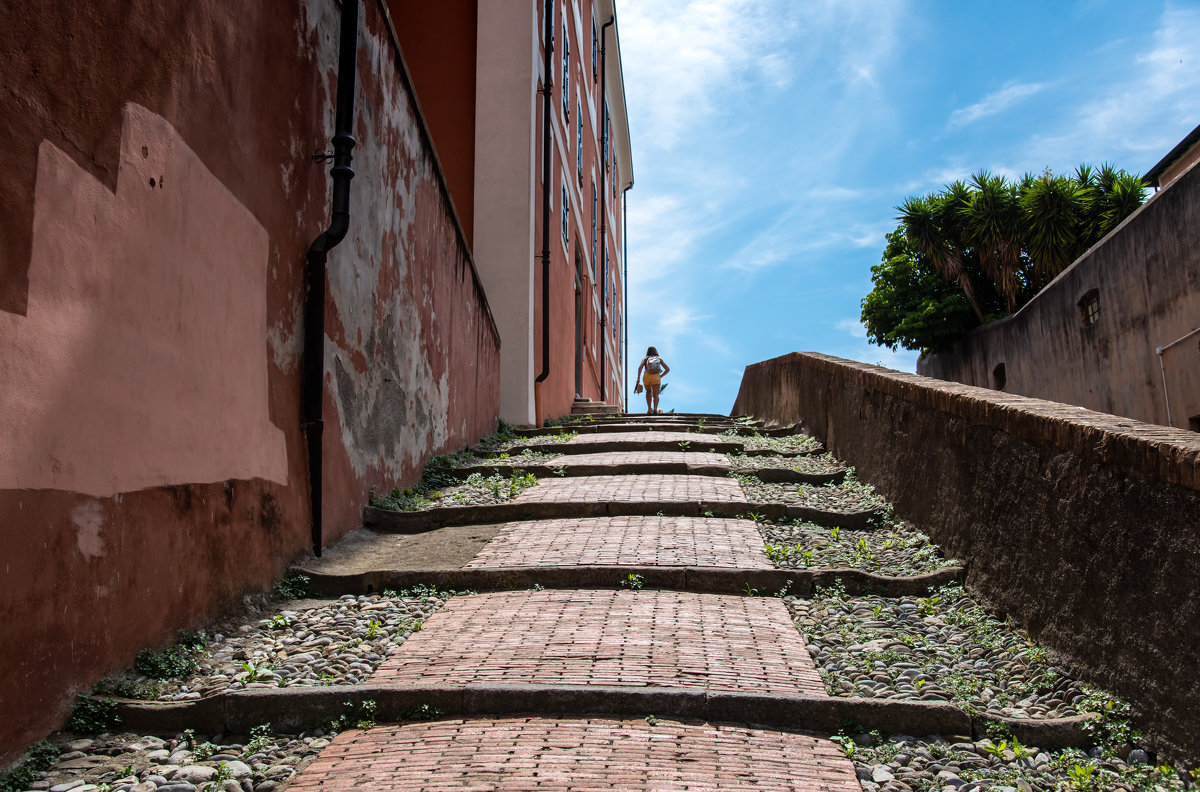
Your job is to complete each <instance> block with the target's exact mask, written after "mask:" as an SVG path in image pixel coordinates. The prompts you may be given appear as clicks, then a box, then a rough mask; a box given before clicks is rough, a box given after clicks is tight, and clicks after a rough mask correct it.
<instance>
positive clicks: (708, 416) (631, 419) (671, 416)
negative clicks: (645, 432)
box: [548, 412, 762, 429]
mask: <svg viewBox="0 0 1200 792" xmlns="http://www.w3.org/2000/svg"><path fill="white" fill-rule="evenodd" d="M574 417H575V420H573V421H571V422H569V423H565V424H562V427H563V428H570V427H574V426H577V425H584V426H587V425H589V424H599V423H647V424H655V423H658V424H667V425H674V424H678V423H681V422H682V423H688V422H692V423H694V422H695V421H696V419H698V418H703V419H704V420H705V422H706V423H720V422H724V423H735V424H736V423H737V421H735V420H733V419H732V418H730V417H729V416H728V415H718V414H717V413H663V414H662V415H647V414H646V413H645V412H627V413H622V414H620V415H594V416H592V417H591V419H588V418H585V417H582V416H574ZM756 423H757V425H759V426H762V422H761V421H758V422H756ZM548 428H550V429H557V428H559V427H557V426H551V427H548Z"/></svg>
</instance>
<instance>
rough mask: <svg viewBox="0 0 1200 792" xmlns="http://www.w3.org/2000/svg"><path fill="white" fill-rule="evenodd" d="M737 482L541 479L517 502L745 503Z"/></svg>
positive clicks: (710, 479)
mask: <svg viewBox="0 0 1200 792" xmlns="http://www.w3.org/2000/svg"><path fill="white" fill-rule="evenodd" d="M745 500H746V497H745V495H743V494H742V488H741V486H739V485H738V483H737V481H735V480H734V479H731V478H723V477H715V476H686V475H661V476H660V475H652V474H648V475H634V476H578V477H576V478H552V479H542V480H541V481H539V482H538V485H537V486H536V487H530V488H529V489H527V490H525V491H524V492H522V493H521V494H520V495H519V496H518V497H517V499H516V500H515V501H514V502H515V503H595V502H604V503H718V502H727V501H728V502H734V503H744V502H745Z"/></svg>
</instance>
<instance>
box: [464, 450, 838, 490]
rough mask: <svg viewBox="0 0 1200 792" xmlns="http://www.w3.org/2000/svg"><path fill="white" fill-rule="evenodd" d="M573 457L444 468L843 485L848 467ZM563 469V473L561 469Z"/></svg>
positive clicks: (466, 473)
mask: <svg viewBox="0 0 1200 792" xmlns="http://www.w3.org/2000/svg"><path fill="white" fill-rule="evenodd" d="M569 460H570V457H569V456H568V457H566V458H565V459H564V464H562V465H555V464H553V463H539V464H536V465H522V464H519V460H516V461H514V460H512V459H507V460H500V461H501V462H504V463H511V464H491V465H469V466H466V467H460V468H455V469H453V470H447V471H444V473H445V474H446V475H447V476H451V477H453V478H456V479H458V480H459V481H462V480H465V479H466V478H467V477H468V476H470V475H471V474H472V473H481V474H483V475H485V476H491V475H493V474H499V475H501V476H506V475H509V474H510V473H511V472H512V471H514V470H518V469H519V470H523V471H525V472H526V473H532V474H533V475H535V476H537V477H538V478H553V477H555V476H565V477H567V478H578V477H581V476H622V475H685V476H711V477H723V476H728V475H729V474H730V472H736V473H738V474H739V475H744V476H754V477H756V478H758V480H759V481H762V482H765V483H768V484H816V485H822V486H823V485H825V484H841V483H842V482H843V481H844V480H845V478H846V473H847V472H849V469H848V468H838V469H836V470H830V471H827V472H824V473H812V472H808V471H802V470H791V469H790V468H774V467H765V468H744V469H742V470H737V471H734V469H733V468H732V467H730V466H729V465H693V464H691V463H689V462H618V463H616V464H613V465H600V464H590V465H573V464H571V463H570V461H569ZM560 471H561V472H560Z"/></svg>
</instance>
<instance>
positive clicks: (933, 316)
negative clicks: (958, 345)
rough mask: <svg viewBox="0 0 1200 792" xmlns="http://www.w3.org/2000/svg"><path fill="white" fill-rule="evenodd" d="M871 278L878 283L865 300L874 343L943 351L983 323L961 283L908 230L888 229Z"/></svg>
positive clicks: (866, 320) (867, 324)
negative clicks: (912, 243) (915, 246)
mask: <svg viewBox="0 0 1200 792" xmlns="http://www.w3.org/2000/svg"><path fill="white" fill-rule="evenodd" d="M965 274H966V267H965V266H964V275H965ZM871 281H872V283H874V284H875V288H874V290H872V292H871V293H870V294H868V295H867V296H866V297H865V298H864V299H863V301H862V322H863V325H864V326H865V327H866V329H867V338H869V339H870V341H871V343H873V344H878V345H879V346H885V347H887V348H889V349H893V350H894V349H896V348H897V347H904V348H905V349H914V350H920V351H922V352H927V351H928V352H940V351H943V350H945V349H948V348H949V347H950V345H952V344H953V343H954V342H955V341H956V340H958V339H959V338H961V337H962V336H964V335H966V333H967V332H968V331H970V330H971V328H973V327H976V326H978V325H979V324H980V322H979V320H978V319H977V318H976V316H975V313H974V311H973V310H972V307H971V304H970V303H969V302H968V300H967V296H966V295H965V294H964V293H963V291H962V289H961V287H960V286H959V285H958V284H957V283H951V282H950V281H948V280H946V279H945V278H944V277H943V276H942V275H941V274H940V273H939V272H938V271H936V270H935V269H934V268H933V266H932V265H931V264H929V263H927V262H925V261H923V260H922V259H921V257H920V256H919V255H918V254H917V253H916V252H915V251H913V250H912V249H911V248H910V247H909V245H908V242H907V240H906V239H905V235H904V233H903V232H902V231H893V232H892V233H890V234H888V246H887V249H886V250H885V251H884V254H883V261H882V262H881V263H880V264H877V265H875V266H874V267H872V268H871Z"/></svg>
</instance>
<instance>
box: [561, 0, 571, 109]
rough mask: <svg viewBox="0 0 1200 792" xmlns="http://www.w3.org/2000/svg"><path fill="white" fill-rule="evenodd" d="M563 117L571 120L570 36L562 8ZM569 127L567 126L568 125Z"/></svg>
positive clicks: (564, 11)
mask: <svg viewBox="0 0 1200 792" xmlns="http://www.w3.org/2000/svg"><path fill="white" fill-rule="evenodd" d="M562 29H563V47H562V51H563V79H562V97H563V118H564V119H566V120H567V121H570V120H571V37H570V36H568V35H567V17H566V9H565V8H564V9H563V28H562ZM568 128H569V127H568Z"/></svg>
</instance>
